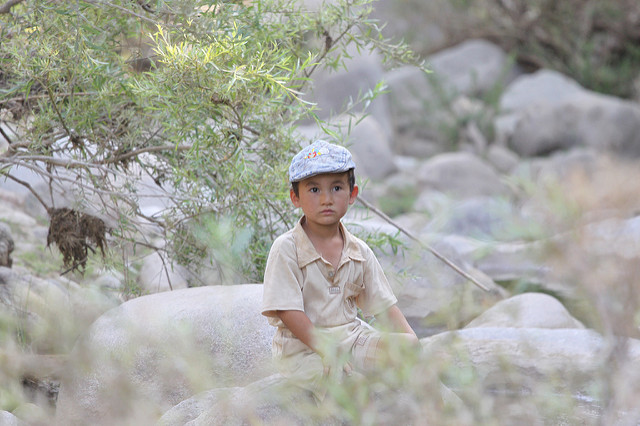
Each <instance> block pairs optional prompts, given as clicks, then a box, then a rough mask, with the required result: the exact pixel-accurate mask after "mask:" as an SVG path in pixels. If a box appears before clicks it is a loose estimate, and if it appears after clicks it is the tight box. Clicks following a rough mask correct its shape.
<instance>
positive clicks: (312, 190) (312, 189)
mask: <svg viewBox="0 0 640 426" xmlns="http://www.w3.org/2000/svg"><path fill="white" fill-rule="evenodd" d="M309 192H318V188H309Z"/></svg>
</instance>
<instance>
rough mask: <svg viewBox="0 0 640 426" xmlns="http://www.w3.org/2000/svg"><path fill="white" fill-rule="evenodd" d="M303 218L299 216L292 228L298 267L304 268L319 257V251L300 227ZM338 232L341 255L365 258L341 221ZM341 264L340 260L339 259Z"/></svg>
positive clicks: (357, 259) (361, 260)
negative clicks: (342, 243)
mask: <svg viewBox="0 0 640 426" xmlns="http://www.w3.org/2000/svg"><path fill="white" fill-rule="evenodd" d="M303 220H304V216H302V218H300V220H299V221H298V223H296V226H295V227H294V228H293V238H294V241H295V243H296V252H297V255H298V267H300V268H304V267H305V266H307V265H308V264H310V263H312V262H315V261H316V260H318V259H320V253H318V251H317V250H316V248H315V247H314V246H313V243H312V242H311V240H310V239H309V237H308V236H307V233H306V232H304V229H303V228H302V221H303ZM340 232H342V237H343V239H344V246H343V248H342V257H343V258H344V257H345V256H346V257H348V258H349V259H351V260H355V261H360V262H363V261H364V260H365V259H364V257H363V256H362V253H361V252H360V247H359V246H358V243H357V241H356V239H355V237H354V236H353V235H352V234H351V233H350V232H349V231H348V230H347V228H345V227H344V225H343V224H342V222H340ZM340 263H341V264H342V261H340Z"/></svg>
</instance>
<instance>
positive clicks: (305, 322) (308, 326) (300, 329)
mask: <svg viewBox="0 0 640 426" xmlns="http://www.w3.org/2000/svg"><path fill="white" fill-rule="evenodd" d="M276 315H277V316H278V318H280V320H281V321H282V322H283V323H284V325H286V326H287V328H288V329H289V331H291V332H292V333H293V335H294V336H296V337H297V338H298V339H299V340H300V341H301V342H302V343H304V344H305V345H307V346H309V347H310V348H311V349H313V351H314V352H318V350H317V348H316V347H315V342H314V338H313V330H314V326H313V323H312V322H311V320H310V319H309V317H308V316H307V314H305V313H304V312H303V311H293V310H291V311H276Z"/></svg>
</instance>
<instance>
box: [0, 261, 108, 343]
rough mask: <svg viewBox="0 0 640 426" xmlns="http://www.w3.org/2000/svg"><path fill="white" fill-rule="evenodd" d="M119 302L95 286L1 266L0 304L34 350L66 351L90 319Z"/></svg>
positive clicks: (91, 320)
mask: <svg viewBox="0 0 640 426" xmlns="http://www.w3.org/2000/svg"><path fill="white" fill-rule="evenodd" d="M118 303H119V301H118V300H116V299H115V298H112V297H109V296H108V295H106V294H104V293H103V292H102V291H100V289H98V288H95V287H91V286H87V287H81V286H79V285H78V284H77V283H75V282H73V281H71V280H68V279H66V278H63V277H57V278H40V277H37V276H34V275H30V274H28V273H25V272H24V271H17V270H15V269H9V268H5V267H0V307H1V308H3V310H4V311H5V312H7V313H11V314H12V315H13V316H14V318H15V320H16V321H17V322H18V324H19V326H20V328H21V331H22V333H23V336H22V338H23V339H25V340H26V342H28V344H29V346H30V349H31V350H32V351H34V352H37V353H49V354H60V353H67V352H68V351H70V350H71V348H73V345H74V344H75V341H76V339H77V338H78V336H79V335H80V334H82V333H83V332H84V331H85V330H86V328H87V327H88V325H89V324H91V322H93V320H95V319H96V318H97V317H98V316H100V315H101V314H102V313H104V312H105V311H107V310H108V309H110V308H112V307H114V306H116V305H117V304H118Z"/></svg>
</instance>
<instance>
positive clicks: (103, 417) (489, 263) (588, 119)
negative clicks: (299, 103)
mask: <svg viewBox="0 0 640 426" xmlns="http://www.w3.org/2000/svg"><path fill="white" fill-rule="evenodd" d="M428 59H429V61H428V62H429V64H430V67H431V68H432V69H433V71H434V72H433V74H431V75H425V74H423V73H421V72H420V71H419V70H417V69H415V68H410V67H407V68H402V69H397V70H393V71H387V70H385V69H384V68H383V66H382V64H381V62H380V59H379V58H377V57H376V56H375V55H373V54H356V55H354V58H353V59H352V60H351V63H350V64H348V65H349V66H348V69H349V71H348V72H346V71H345V72H339V73H337V74H331V75H325V76H321V77H319V78H318V79H317V82H316V89H315V92H314V94H313V95H312V96H311V100H313V101H316V102H317V103H318V104H319V106H320V108H321V111H322V112H323V113H324V114H326V117H329V116H330V115H329V114H330V111H331V110H332V109H337V108H338V107H339V106H340V105H342V102H343V101H344V99H345V98H347V97H348V96H350V95H353V94H357V92H358V91H359V90H363V89H364V90H366V89H367V88H370V87H372V85H375V84H376V82H377V81H379V80H380V79H384V81H386V82H387V84H388V86H389V94H388V95H387V96H384V97H380V98H377V99H376V100H374V101H373V103H372V104H371V106H370V110H369V113H370V115H368V116H366V118H364V119H363V120H361V121H360V122H359V123H358V124H357V125H356V126H355V127H354V128H353V130H352V132H351V135H350V148H351V150H352V151H353V153H354V157H355V159H356V164H357V174H358V179H359V183H360V186H361V188H362V196H363V198H364V199H365V200H367V201H368V202H370V203H372V204H373V205H374V206H376V208H378V209H380V210H382V211H384V212H386V213H387V214H388V215H389V216H391V218H392V220H393V223H390V222H388V221H385V220H384V219H382V218H381V217H380V216H378V215H376V214H375V213H373V212H371V211H368V210H367V209H366V208H364V207H362V206H361V205H359V206H355V207H354V208H353V209H352V210H351V212H350V213H349V215H348V217H347V218H346V219H345V222H347V223H348V225H349V226H350V227H351V228H352V230H353V231H354V232H355V233H356V234H367V233H368V232H369V231H382V232H387V233H388V234H389V235H391V236H394V237H395V238H396V239H397V240H399V242H401V243H403V248H401V249H400V250H398V251H397V252H393V251H392V250H391V249H382V250H378V255H379V257H380V260H381V262H382V264H383V266H384V268H385V271H386V272H387V274H388V275H389V277H390V279H391V281H392V283H393V285H394V288H395V291H396V294H397V295H398V298H399V305H400V307H401V308H402V310H403V312H404V313H405V314H406V315H407V317H408V319H409V320H410V321H411V323H412V325H413V326H414V327H415V329H416V330H417V331H418V333H419V335H420V337H421V342H422V346H423V349H424V350H423V353H422V354H420V355H419V356H417V357H413V358H411V357H409V358H407V359H406V362H405V364H406V366H408V367H410V371H411V372H409V373H407V372H406V371H405V370H403V369H398V370H397V371H398V374H399V375H400V376H402V374H405V376H403V377H402V380H400V379H398V378H389V377H386V376H381V377H378V378H376V380H377V381H375V383H377V384H378V385H380V386H382V387H380V386H378V387H376V386H377V385H371V383H370V382H368V385H367V386H364V385H363V382H361V381H358V380H364V379H357V380H355V379H354V381H352V382H350V383H345V384H344V388H343V391H344V390H346V391H347V392H348V393H347V394H348V395H351V396H352V398H348V401H349V402H348V403H345V402H344V398H342V399H341V398H340V393H339V390H335V395H333V394H332V396H333V397H335V398H334V399H333V401H337V402H336V406H335V407H334V408H335V410H334V412H335V413H337V414H336V416H337V417H335V418H329V419H328V418H320V419H318V420H317V422H318V423H323V422H324V423H331V422H338V423H340V422H347V423H357V424H360V423H376V424H387V423H397V422H398V421H400V422H403V423H409V424H423V421H424V419H428V420H429V421H428V422H429V423H434V424H485V423H489V424H514V423H523V424H620V425H635V424H640V411H639V409H638V405H637V400H638V397H639V396H640V385H639V384H640V377H638V374H640V373H639V372H640V368H638V367H639V366H640V341H639V340H637V339H638V338H639V336H640V329H639V325H640V313H639V312H640V298H639V297H638V295H637V292H636V291H635V287H636V286H637V285H638V283H639V282H640V280H639V279H638V278H639V276H638V270H637V262H638V253H640V250H639V248H640V216H638V214H640V210H639V209H638V207H639V205H638V197H637V194H638V193H639V192H638V190H639V189H640V179H638V178H639V177H640V176H638V174H639V172H640V168H639V167H638V166H639V162H638V156H639V155H640V104H638V103H635V102H631V101H627V100H623V99H617V98H613V97H608V96H604V95H601V94H596V93H594V92H590V91H588V90H585V89H584V88H582V87H580V86H579V85H578V84H577V83H575V82H574V81H572V80H571V79H570V78H568V77H566V76H563V75H560V74H558V73H556V72H553V71H550V70H540V71H537V72H535V73H532V74H525V73H523V72H522V71H521V70H519V69H518V68H517V67H515V66H513V65H511V64H510V62H509V60H508V54H507V52H504V51H502V50H501V49H500V48H499V47H497V46H495V45H493V44H491V43H489V42H487V41H485V40H468V41H466V42H464V43H462V44H460V45H457V46H454V47H451V48H449V49H446V50H442V51H440V52H438V53H436V54H434V55H432V56H431V57H429V58H428ZM496 87H501V88H502V91H501V95H500V96H499V98H498V100H497V102H495V103H494V104H491V103H488V101H486V96H484V95H486V94H487V93H488V92H489V91H492V90H495V88H496ZM436 88H438V90H436ZM443 88H444V90H443ZM348 120H349V118H348V117H340V116H339V117H337V118H335V119H333V122H334V123H335V125H336V126H340V125H344V124H345V123H347V122H348ZM487 129H491V131H487ZM299 131H300V134H301V135H304V136H307V137H310V138H311V137H313V136H314V135H315V134H318V129H316V128H315V127H314V126H313V125H311V124H309V123H302V125H301V126H300V129H299ZM487 135H490V136H487ZM24 178H25V179H27V178H28V175H27V174H25V175H24ZM150 208H152V206H151V207H150ZM398 226H400V227H402V228H403V229H406V230H408V231H409V233H410V234H411V235H412V236H414V237H416V238H417V239H418V240H419V241H420V243H416V242H415V241H413V240H412V239H411V238H409V237H408V236H407V235H406V234H403V233H399V232H398ZM46 241H47V221H46V217H45V215H44V212H42V211H41V210H39V209H38V208H37V203H35V202H34V201H33V200H32V199H31V198H30V195H29V194H28V193H27V192H26V191H24V190H23V189H21V188H20V187H19V186H18V185H15V184H13V183H10V182H9V181H2V182H0V264H1V265H2V267H0V301H1V305H0V306H2V317H0V324H3V327H4V328H7V329H15V330H17V331H18V332H17V335H16V336H15V339H8V338H5V337H2V338H3V339H4V340H3V341H2V348H1V349H0V357H2V359H3V362H2V363H1V366H0V377H2V380H1V382H2V383H3V386H4V388H3V389H1V390H0V402H1V403H2V407H4V409H5V410H7V411H3V412H1V413H0V415H1V416H2V417H0V424H48V423H50V421H51V420H52V419H56V420H57V421H58V422H59V423H60V424H64V425H69V424H149V423H156V422H158V423H159V424H171V425H182V424H187V423H189V424H217V423H228V422H230V421H232V420H239V419H245V420H247V419H253V420H255V419H260V422H261V423H277V424H281V423H282V422H287V421H300V422H302V421H303V420H309V419H310V418H313V417H309V412H308V411H306V412H305V411H304V410H305V409H309V407H308V401H305V400H304V398H303V397H300V396H299V395H297V396H296V395H289V394H287V393H286V392H284V391H283V385H282V382H281V381H280V380H279V379H278V377H277V376H274V370H273V367H272V366H271V365H270V364H269V359H270V341H271V337H272V335H273V330H272V329H271V328H270V327H269V325H268V324H267V322H266V320H265V319H264V318H263V317H261V316H260V314H259V306H260V302H261V285H260V284H259V283H250V284H247V283H242V282H236V283H235V285H232V286H229V285H216V284H220V282H216V280H215V279H210V281H209V282H208V283H207V284H209V285H207V286H200V285H199V286H196V282H195V281H194V280H193V278H192V277H191V275H190V274H189V273H188V271H187V270H185V269H184V268H182V267H180V266H179V265H176V267H175V268H174V269H173V271H172V274H174V275H172V276H171V277H167V276H166V275H163V274H160V273H158V271H159V269H160V268H159V266H158V262H159V260H158V259H157V258H154V257H153V256H147V257H144V258H141V259H139V261H138V262H137V263H136V265H132V266H131V268H130V269H128V270H126V271H123V270H117V269H114V268H110V267H103V266H96V267H92V268H90V270H89V273H88V274H86V275H85V276H79V275H74V274H70V273H67V274H61V272H63V268H62V267H61V261H60V259H59V253H57V251H56V249H55V247H50V248H46V247H45V245H46ZM427 247H430V248H432V249H435V250H437V251H438V252H439V253H441V254H443V255H445V256H446V257H447V258H448V259H451V260H452V261H453V262H454V263H455V264H456V265H459V266H460V267H461V268H462V269H464V270H465V271H466V272H468V273H469V274H471V275H473V276H474V277H475V278H476V279H477V280H479V281H480V282H481V283H482V284H483V285H484V286H486V287H487V288H488V291H485V290H482V289H481V288H479V287H478V286H476V285H474V284H473V283H471V282H470V281H469V280H467V279H465V278H464V277H462V276H461V275H460V274H459V273H458V272H456V271H454V270H453V269H452V268H451V267H449V266H447V265H446V264H444V263H443V262H442V261H441V260H439V259H438V258H436V257H435V256H433V254H432V253H431V252H430V251H429V249H428V248H427ZM131 277H134V280H135V282H136V283H137V285H138V286H139V287H140V289H142V293H144V294H146V295H145V296H141V297H137V298H134V299H131V300H127V299H128V297H127V292H126V288H125V287H126V286H125V283H126V282H127V279H128V278H129V279H130V278H131ZM168 278H170V280H169V279H168ZM169 282H171V287H172V289H173V290H172V291H167V290H170V289H169ZM198 284H200V282H198ZM405 355H406V354H405ZM398 356H403V355H402V354H399V355H398ZM408 367H407V368H408ZM403 371H405V373H402V372H403ZM401 373H402V374H401ZM440 382H442V383H443V384H444V385H446V387H445V388H440V387H439V386H440V385H439V383H440ZM5 383H6V384H7V385H4V384H5ZM363 386H364V387H363ZM363 388H364V389H367V391H366V392H365V393H366V396H364V397H361V398H360V397H356V396H357V395H358V394H357V390H358V389H363ZM381 389H382V390H381ZM441 389H449V390H451V391H452V392H454V393H455V394H456V397H455V398H454V400H455V401H456V402H455V403H452V402H449V403H447V398H446V395H448V394H445V397H444V398H443V396H442V392H441ZM273 395H280V396H281V398H280V399H273V398H271V397H272V396H273ZM458 398H459V399H458ZM443 401H444V402H443ZM449 401H450V400H449ZM367 419H369V420H367ZM371 419H375V420H374V421H371ZM247 421H249V420H247Z"/></svg>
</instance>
